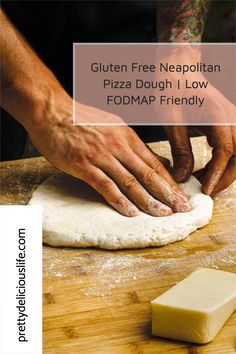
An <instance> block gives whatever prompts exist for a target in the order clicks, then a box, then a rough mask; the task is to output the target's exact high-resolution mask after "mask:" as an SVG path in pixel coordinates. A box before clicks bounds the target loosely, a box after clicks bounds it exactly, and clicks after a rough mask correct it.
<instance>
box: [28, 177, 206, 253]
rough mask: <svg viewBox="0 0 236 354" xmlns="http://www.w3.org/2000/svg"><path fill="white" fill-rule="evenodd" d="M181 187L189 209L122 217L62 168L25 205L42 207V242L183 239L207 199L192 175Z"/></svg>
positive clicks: (111, 245) (127, 244)
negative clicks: (156, 215) (61, 171)
mask: <svg viewBox="0 0 236 354" xmlns="http://www.w3.org/2000/svg"><path fill="white" fill-rule="evenodd" d="M181 186H182V188H183V190H184V191H185V193H186V194H187V195H188V196H189V198H190V199H189V200H190V204H191V206H192V210H191V211H190V212H188V213H175V214H173V215H170V216H165V217H154V216H150V215H147V214H145V213H143V212H140V215H138V216H136V217H131V218H129V217H126V216H122V215H121V214H119V213H118V212H117V211H115V210H114V209H112V207H110V206H109V205H108V204H107V203H106V202H105V201H104V199H103V198H102V197H101V196H100V195H99V194H98V193H97V192H96V191H95V190H93V189H92V188H91V187H90V186H89V185H87V184H86V183H84V182H82V181H79V180H77V179H75V178H73V177H71V176H68V175H66V174H64V173H57V174H55V175H53V176H51V177H49V178H48V179H47V180H46V181H45V182H44V183H43V184H41V185H40V186H39V187H38V188H37V190H36V191H35V192H34V194H33V196H32V198H31V200H30V202H29V204H39V205H42V206H43V229H44V239H43V241H44V243H47V244H49V245H52V246H73V247H98V248H104V249H121V248H143V247H149V246H162V245H165V244H168V243H171V242H175V241H180V240H183V239H184V238H185V237H187V236H188V235H189V234H190V233H191V232H193V231H195V230H196V229H198V228H200V227H203V226H205V225H206V224H208V222H209V220H210V218H211V216H212V208H213V202H212V199H211V198H210V197H209V196H207V195H204V194H202V193H201V185H200V183H199V182H198V181H197V180H196V179H195V178H194V177H193V176H192V177H191V178H190V180H189V181H188V182H187V183H185V184H182V185H181Z"/></svg>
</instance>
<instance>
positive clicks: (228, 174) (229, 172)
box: [211, 156, 236, 197]
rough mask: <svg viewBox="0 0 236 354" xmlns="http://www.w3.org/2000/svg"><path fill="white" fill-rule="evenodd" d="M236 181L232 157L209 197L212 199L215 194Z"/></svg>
mask: <svg viewBox="0 0 236 354" xmlns="http://www.w3.org/2000/svg"><path fill="white" fill-rule="evenodd" d="M235 180H236V157H235V156H233V157H231V159H230V161H229V163H228V166H227V168H226V170H225V172H224V174H223V176H222V178H221V179H220V181H219V182H218V184H217V186H216V187H215V189H214V190H213V192H212V193H211V195H212V196H213V197H214V196H215V195H216V194H217V193H219V192H221V191H222V190H224V189H225V188H227V187H228V186H230V185H231V184H232V183H233V182H234V181H235Z"/></svg>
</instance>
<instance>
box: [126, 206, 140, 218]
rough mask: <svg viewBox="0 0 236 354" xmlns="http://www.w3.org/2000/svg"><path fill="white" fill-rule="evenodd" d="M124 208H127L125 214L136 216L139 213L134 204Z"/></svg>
mask: <svg viewBox="0 0 236 354" xmlns="http://www.w3.org/2000/svg"><path fill="white" fill-rule="evenodd" d="M126 210H127V215H128V216H137V215H139V210H138V208H136V206H134V205H129V206H128V207H127V209H126Z"/></svg>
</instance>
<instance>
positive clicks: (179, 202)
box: [168, 194, 191, 212]
mask: <svg viewBox="0 0 236 354" xmlns="http://www.w3.org/2000/svg"><path fill="white" fill-rule="evenodd" d="M168 200H169V202H170V203H171V205H172V206H173V210H174V211H175V212H187V211H190V210H191V206H190V204H189V202H188V200H187V201H186V200H185V199H183V198H181V197H179V196H177V195H175V194H170V195H169V196H168Z"/></svg>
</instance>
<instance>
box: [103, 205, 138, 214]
mask: <svg viewBox="0 0 236 354" xmlns="http://www.w3.org/2000/svg"><path fill="white" fill-rule="evenodd" d="M110 204H111V205H112V206H113V207H114V208H115V209H116V210H118V211H119V212H120V213H121V214H122V215H125V216H137V215H139V210H138V208H137V207H136V206H135V205H133V204H129V203H127V202H124V201H121V202H119V203H114V202H110Z"/></svg>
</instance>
